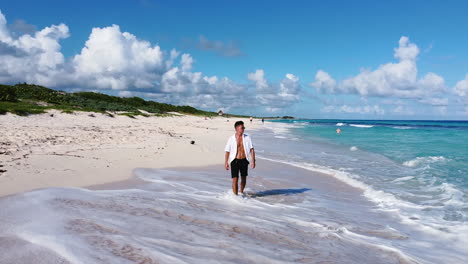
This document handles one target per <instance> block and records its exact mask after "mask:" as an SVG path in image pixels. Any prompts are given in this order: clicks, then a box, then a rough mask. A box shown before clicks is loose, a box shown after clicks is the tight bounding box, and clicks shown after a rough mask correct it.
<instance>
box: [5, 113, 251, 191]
mask: <svg viewBox="0 0 468 264" xmlns="http://www.w3.org/2000/svg"><path fill="white" fill-rule="evenodd" d="M50 114H53V117H51V116H50ZM90 114H91V113H88V112H76V113H74V114H64V113H60V111H56V110H51V111H49V113H47V114H40V115H31V116H28V117H21V116H17V115H12V114H7V115H1V116H0V131H1V133H0V170H6V171H5V172H0V197H1V196H5V195H9V194H14V193H17V192H24V191H28V190H33V189H37V188H45V187H84V186H90V185H97V184H104V183H111V182H116V181H122V180H126V179H129V178H132V176H133V175H132V170H133V169H134V168H138V167H145V168H163V167H185V166H207V165H215V164H218V165H220V166H222V164H223V162H224V152H223V149H224V145H225V143H226V140H227V138H228V137H229V136H230V135H231V134H232V133H234V128H233V124H234V122H235V121H237V120H242V119H238V118H229V122H227V119H226V118H223V117H215V118H213V119H208V120H205V119H204V117H199V116H187V115H184V116H173V117H155V116H151V117H144V116H137V117H136V119H132V118H130V117H127V116H118V115H115V117H114V118H112V117H109V116H107V115H103V114H98V113H93V115H94V116H95V117H91V116H89V115H90ZM243 121H244V122H245V123H246V126H247V129H249V128H254V127H256V126H259V125H260V121H258V120H254V123H253V124H250V123H249V122H248V120H247V119H244V120H243ZM247 132H248V130H247ZM192 140H194V141H195V144H194V145H192V144H190V141H192Z"/></svg>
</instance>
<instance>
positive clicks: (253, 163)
mask: <svg viewBox="0 0 468 264" xmlns="http://www.w3.org/2000/svg"><path fill="white" fill-rule="evenodd" d="M250 166H251V167H252V169H255V160H254V161H252V163H250Z"/></svg>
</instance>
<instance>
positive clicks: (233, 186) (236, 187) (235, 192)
mask: <svg viewBox="0 0 468 264" xmlns="http://www.w3.org/2000/svg"><path fill="white" fill-rule="evenodd" d="M238 181H239V177H235V178H232V192H233V193H234V194H235V195H237V189H238V188H239V186H238V184H237V182H238Z"/></svg>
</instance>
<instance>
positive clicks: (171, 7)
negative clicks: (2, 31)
mask: <svg viewBox="0 0 468 264" xmlns="http://www.w3.org/2000/svg"><path fill="white" fill-rule="evenodd" d="M467 10H468V2H466V1H445V2H444V1H164V2H163V1H156V0H140V1H138V0H135V1H130V0H128V1H73V2H65V1H21V0H19V1H14V2H13V1H10V2H8V3H2V4H0V11H1V13H2V14H3V16H4V17H5V18H6V20H7V24H6V28H7V30H8V31H9V34H10V36H11V38H10V39H9V40H7V39H5V40H3V42H4V43H6V44H5V45H9V46H8V47H10V46H11V47H16V48H18V49H24V48H25V47H28V44H24V43H23V44H21V45H23V46H18V45H20V44H18V41H16V42H15V39H16V40H17V39H19V38H20V37H21V36H22V35H24V34H30V35H32V36H34V35H35V34H36V32H39V31H41V30H43V29H44V28H46V27H50V26H51V25H59V24H60V23H63V24H64V25H66V27H67V30H66V31H67V32H65V31H63V30H62V29H61V30H62V31H60V32H62V33H63V34H64V35H63V36H61V37H60V38H59V39H54V40H55V41H56V42H57V43H58V44H59V45H60V49H59V52H60V53H61V54H62V55H63V57H64V59H63V60H64V61H63V62H61V61H59V62H57V63H56V64H55V66H54V67H53V70H57V71H58V69H66V68H73V70H71V71H67V72H66V73H68V74H73V73H76V72H81V74H83V76H80V78H79V79H80V80H71V79H77V78H72V77H70V78H69V79H67V80H64V79H63V75H64V74H65V73H64V72H62V71H61V72H60V74H58V73H57V74H55V75H54V74H49V75H48V74H47V73H44V72H42V73H32V72H31V73H30V75H28V74H25V73H24V72H22V73H21V74H19V73H17V72H14V71H13V70H12V68H11V67H13V66H10V68H5V67H4V68H3V69H2V68H0V76H2V75H3V76H6V75H7V77H5V78H3V79H2V78H0V80H1V81H2V82H4V83H5V82H6V83H15V82H19V81H27V82H31V81H34V82H42V83H40V84H43V85H47V86H50V87H53V88H57V89H66V90H97V91H100V92H106V93H110V94H118V95H122V96H133V95H137V96H142V97H145V98H147V99H154V100H159V101H166V102H171V103H186V104H191V105H194V106H196V107H201V108H205V109H209V110H217V109H219V108H224V109H226V110H228V111H232V112H237V113H245V114H253V115H284V114H288V115H294V116H301V117H312V118H369V119H376V118H378V119H392V118H404V119H468V99H467V98H466V97H467V96H468V95H467V93H468V88H467V86H468V80H467V81H466V82H463V80H465V79H468V77H466V75H467V74H468V31H466V27H467V26H468V16H467V15H466V12H467ZM114 24H115V25H118V26H119V30H114V31H113V33H112V34H114V33H115V34H117V35H119V34H121V33H123V32H129V33H130V34H132V35H133V36H135V38H136V39H137V41H147V42H149V43H150V45H151V47H155V46H158V47H160V49H161V50H162V51H163V53H164V54H165V55H164V59H163V60H165V61H167V60H168V58H169V53H170V51H171V50H172V49H175V50H176V51H177V52H178V56H177V58H176V59H174V63H173V64H172V65H170V67H165V68H164V67H162V66H161V65H159V66H157V65H156V64H152V66H148V67H147V68H144V69H142V72H141V75H140V76H144V75H147V74H149V75H150V77H148V79H147V81H148V82H149V83H154V85H153V86H151V85H146V84H144V85H141V84H138V83H136V82H135V81H134V80H133V79H132V77H131V76H130V77H128V78H127V79H128V80H127V81H126V82H124V83H123V84H122V85H115V79H112V80H109V82H106V83H107V87H106V84H105V83H104V84H103V83H99V84H96V83H95V82H96V79H99V78H101V77H102V76H101V75H100V74H103V71H102V68H100V69H98V68H96V69H95V71H94V72H91V71H86V72H85V71H84V70H83V69H80V68H78V66H76V65H75V64H74V66H70V65H68V64H73V63H72V61H73V59H74V57H75V56H77V55H80V54H81V55H83V48H84V47H85V45H86V42H87V41H88V40H89V39H90V37H91V35H90V34H91V31H92V29H93V28H101V29H102V28H107V27H110V26H112V25H114ZM57 30H59V29H57ZM97 34H98V33H96V35H95V37H96V39H101V38H102V37H104V36H105V34H104V32H100V33H99V34H101V35H99V36H98V35H97ZM107 36H110V35H109V34H107ZM402 37H403V38H404V37H407V38H408V40H407V41H406V42H405V41H403V42H401V41H400V40H401V39H402ZM0 41H1V39H0ZM31 41H32V42H33V41H34V40H31ZM98 42H99V41H98ZM95 43H96V42H95ZM109 43H110V42H109ZM127 44H128V43H127ZM127 44H123V45H127ZM15 45H16V46H15ZM25 45H26V46H25ZM38 45H39V44H38ZM96 45H97V44H96ZM128 45H131V44H128ZM400 45H404V46H400ZM412 45H415V46H416V47H417V52H416V53H414V54H412V55H411V58H409V59H408V60H410V61H411V63H410V64H411V65H412V66H411V67H410V66H408V67H405V65H397V66H396V67H399V66H401V67H400V68H398V69H396V70H392V69H390V70H388V71H387V70H381V71H379V70H378V69H379V67H380V66H381V65H386V64H390V63H394V64H398V63H399V62H400V63H402V61H399V59H397V58H396V57H395V56H396V55H395V49H397V48H399V47H401V48H402V49H407V50H409V51H410V50H412V47H413V46H412ZM108 47H109V45H108ZM123 47H125V46H123ZM51 49H53V50H54V52H57V50H56V47H51ZM89 49H90V50H93V48H92V47H89ZM96 49H97V50H99V48H97V47H96ZM96 49H95V50H96ZM8 50H11V49H8ZM123 50H125V48H123ZM413 51H414V50H413ZM90 53H92V52H90ZM113 54H114V55H115V56H120V55H119V54H115V53H113ZM138 54H139V53H138V52H135V53H134V54H133V55H128V54H127V55H125V54H124V58H127V59H129V58H128V57H125V56H136V57H138ZM182 54H189V56H190V58H191V63H189V64H190V65H189V66H186V67H185V69H186V70H185V72H183V71H182V62H181V59H182ZM7 55H8V54H6V55H5V54H3V55H2V54H1V53H0V61H1V60H2V59H3V60H5V61H6V60H7V59H8V58H6V57H5V56H7ZM114 55H108V56H114ZM10 57H11V56H10ZM94 57H95V56H91V55H90V56H89V57H85V56H82V59H83V60H82V61H85V62H86V63H82V64H80V65H81V66H82V67H84V66H86V65H87V66H89V65H90V63H91V64H92V65H94V64H93V63H94V62H92V61H90V60H92V59H93V58H94ZM48 58H50V57H48ZM154 58H155V59H156V58H158V57H154ZM16 59H18V58H16ZM36 59H38V60H41V59H40V58H36ZM130 59H132V58H130ZM18 60H19V59H18ZM405 60H406V59H405ZM116 61H117V62H115V63H120V60H116ZM17 62H18V61H13V59H10V60H9V61H8V63H4V65H6V64H8V65H16V64H17ZM136 62H138V61H136ZM147 63H149V64H151V62H147ZM97 64H99V65H101V66H102V67H104V66H105V67H106V69H107V73H106V74H110V73H109V64H108V63H107V64H106V63H104V62H97ZM402 64H404V63H402ZM413 64H414V65H413ZM103 65H104V66H103ZM38 67H39V66H38ZM38 67H36V68H38ZM128 67H130V66H128ZM174 67H177V68H178V70H179V71H175V72H174V71H170V69H172V68H174ZM39 68H40V67H39ZM110 68H112V69H114V68H115V67H110ZM117 68H119V67H117ZM120 68H121V69H126V68H125V67H120ZM363 69H365V70H367V71H368V72H370V73H372V72H373V71H377V72H376V73H373V74H367V75H361V76H359V74H360V73H361V72H362V70H363ZM257 70H261V71H262V73H263V74H258V75H256V77H255V78H254V77H253V76H252V78H249V77H248V76H249V74H253V73H255V72H256V71H257ZM2 71H3V74H2ZM31 71H34V69H31ZM318 71H323V72H325V73H326V74H328V75H329V76H330V78H331V79H333V81H334V83H335V84H334V85H331V86H330V85H328V84H329V83H325V84H324V82H323V79H320V78H318V79H317V73H318ZM402 71H409V73H407V72H402ZM5 72H6V73H5ZM126 72H128V70H126V71H124V72H122V74H124V73H126ZM152 72H157V74H154V75H151V74H150V73H152ZM195 72H201V73H202V75H201V76H206V77H213V76H216V77H217V78H218V81H217V82H216V83H215V81H213V80H211V81H204V80H203V77H201V76H198V75H194V74H193V73H195ZM119 73H120V72H119V71H115V72H113V73H112V78H117V79H118V77H116V76H118V75H119ZM257 73H260V72H257ZM415 73H416V75H415ZM428 73H434V74H435V75H437V76H436V77H434V76H433V75H430V76H427V78H425V76H426V75H427V74H428ZM132 74H136V75H139V72H132ZM164 74H166V77H168V78H165V80H169V81H168V82H164V81H163V79H162V77H161V76H163V75H164ZM286 74H292V76H291V75H289V77H288V76H286ZM403 75H404V76H403ZM24 76H27V77H24ZM28 76H29V77H28ZM38 76H39V77H38ZM57 76H62V77H57ZM402 76H403V77H402ZM22 77H24V78H25V80H20V79H21V78H22ZM169 77H170V78H169ZM223 77H227V78H229V82H228V84H227V85H226V83H227V82H221V81H220V80H221V78H223ZM322 77H323V76H322ZM438 77H440V78H442V80H443V83H440V79H439V78H438ZM54 78H55V79H54ZM58 78H60V79H58ZM103 78H104V77H103ZM105 78H110V77H109V76H105ZM381 78H383V79H385V80H386V81H387V82H388V83H387V84H386V85H385V86H382V87H377V88H374V87H373V86H374V85H377V86H379V85H380V84H379V83H380V81H381V80H383V79H381ZM130 79H132V80H130ZM200 79H201V81H200ZM347 79H348V80H349V79H352V81H349V82H347V83H346V84H345V82H344V81H345V80H347ZM421 79H424V80H425V81H421ZM317 81H320V82H317ZM264 83H266V84H265V85H263V84H264ZM363 83H364V84H363ZM434 83H435V84H434ZM96 87H97V88H96ZM456 87H457V88H456ZM402 91H409V92H404V93H403V92H402ZM412 91H414V92H412ZM226 93H228V94H229V96H227V95H226ZM434 98H435V99H434ZM205 101H206V103H204V102H205ZM231 102H232V103H231Z"/></svg>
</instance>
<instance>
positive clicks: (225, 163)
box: [224, 151, 229, 170]
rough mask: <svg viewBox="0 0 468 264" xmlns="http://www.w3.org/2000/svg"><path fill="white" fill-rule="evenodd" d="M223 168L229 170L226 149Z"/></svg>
mask: <svg viewBox="0 0 468 264" xmlns="http://www.w3.org/2000/svg"><path fill="white" fill-rule="evenodd" d="M224 168H225V169H226V170H229V152H228V151H226V154H224Z"/></svg>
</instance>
